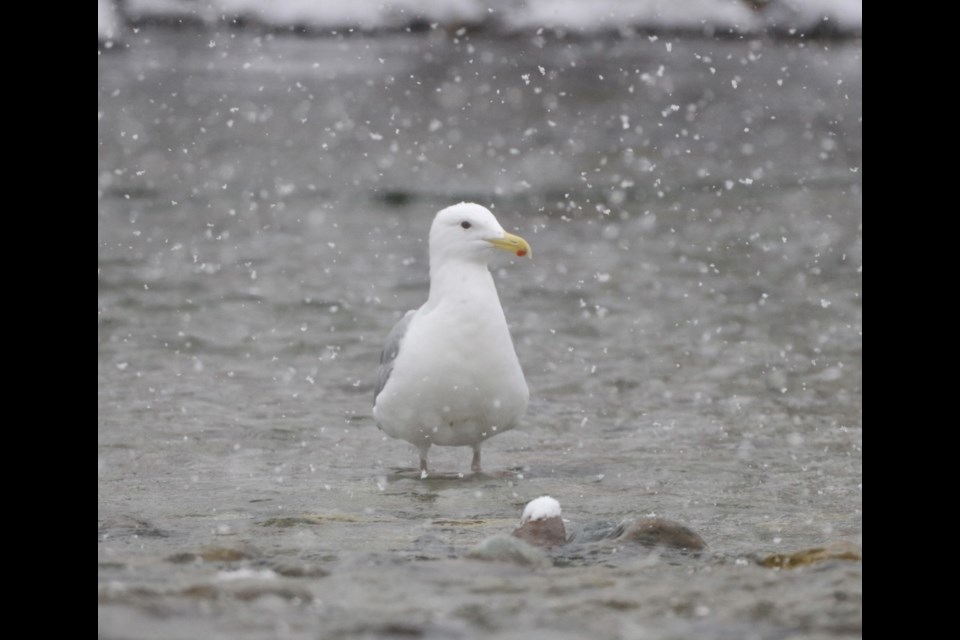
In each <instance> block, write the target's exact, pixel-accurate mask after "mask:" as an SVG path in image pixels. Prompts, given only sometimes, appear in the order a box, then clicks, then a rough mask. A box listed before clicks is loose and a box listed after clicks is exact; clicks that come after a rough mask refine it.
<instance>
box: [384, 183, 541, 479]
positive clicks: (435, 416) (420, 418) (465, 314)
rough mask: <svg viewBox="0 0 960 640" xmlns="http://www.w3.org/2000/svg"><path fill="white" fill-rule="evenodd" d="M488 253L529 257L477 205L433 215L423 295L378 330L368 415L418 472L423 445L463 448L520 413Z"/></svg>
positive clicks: (517, 381)
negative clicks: (405, 445) (381, 339)
mask: <svg viewBox="0 0 960 640" xmlns="http://www.w3.org/2000/svg"><path fill="white" fill-rule="evenodd" d="M497 249H502V250H505V251H510V252H511V253H514V254H516V255H517V256H520V257H523V256H529V255H530V245H529V244H528V243H527V241H526V240H524V239H523V238H521V237H519V236H515V235H513V234H511V233H507V232H506V231H504V230H503V227H501V226H500V223H499V222H497V219H496V218H495V217H494V216H493V214H492V213H490V211H489V210H487V209H486V208H484V207H481V206H480V205H478V204H472V203H467V202H462V203H460V204H456V205H453V206H452V207H447V208H446V209H444V210H442V211H440V212H439V213H438V214H437V215H436V217H435V218H434V219H433V225H432V226H431V227H430V295H429V297H428V298H427V301H426V303H424V305H423V306H422V307H420V308H419V309H416V310H413V311H408V312H407V313H406V315H404V316H403V318H401V319H400V321H399V322H398V323H397V324H396V326H394V327H393V329H392V330H391V331H390V333H389V335H387V340H386V344H385V345H384V347H383V352H382V353H381V355H380V370H379V376H378V380H377V388H376V391H375V393H374V401H373V417H374V419H375V420H376V422H377V426H379V427H380V428H381V429H382V430H383V431H384V432H386V433H387V434H388V435H390V436H393V437H394V438H400V439H403V440H406V441H408V442H411V443H413V445H414V446H416V447H417V448H418V449H419V450H420V475H421V477H423V478H426V477H427V453H428V452H429V450H430V446H431V445H435V444H436V445H444V446H453V447H466V446H469V447H472V448H473V462H472V463H471V465H470V467H471V469H472V470H473V471H474V472H480V471H481V467H480V445H481V444H482V443H483V441H484V440H486V439H487V438H490V437H492V436H495V435H497V434H498V433H502V432H504V431H507V430H508V429H512V428H514V427H515V426H516V424H517V420H519V419H520V416H522V415H523V412H524V411H526V408H527V401H528V400H529V398H530V392H529V390H528V389H527V383H526V380H524V378H523V371H522V370H521V369H520V362H519V361H518V360H517V352H516V350H515V349H514V347H513V340H511V338H510V331H509V330H508V329H507V320H506V318H505V317H504V315H503V308H502V307H501V306H500V298H499V297H498V296H497V288H496V286H495V285H494V283H493V276H492V275H491V274H490V270H489V269H488V268H487V264H488V263H489V261H490V259H491V258H492V257H493V255H494V253H495V251H496V250H497Z"/></svg>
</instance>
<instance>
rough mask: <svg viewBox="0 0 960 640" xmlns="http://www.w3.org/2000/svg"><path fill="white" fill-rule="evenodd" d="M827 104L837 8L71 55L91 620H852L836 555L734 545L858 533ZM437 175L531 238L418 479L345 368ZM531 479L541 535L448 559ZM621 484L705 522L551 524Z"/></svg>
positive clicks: (802, 626)
mask: <svg viewBox="0 0 960 640" xmlns="http://www.w3.org/2000/svg"><path fill="white" fill-rule="evenodd" d="M540 67H542V71H541V68H540ZM674 106H676V108H674ZM861 115H862V46H861V44H860V43H859V42H808V43H804V42H788V43H782V42H780V43H778V42H772V41H765V40H757V41H736V40H725V41H713V40H707V39H703V40H690V39H687V40H684V39H675V38H664V37H661V38H659V39H656V40H653V39H651V38H648V37H646V36H644V37H638V38H634V39H619V40H569V41H563V40H561V41H557V40H555V39H552V38H549V37H543V36H529V35H528V36H523V37H517V38H515V39H508V40H486V39H483V38H480V37H477V36H472V37H471V36H459V37H458V36H456V35H455V34H420V35H411V36H380V37H377V38H367V37H359V36H353V37H348V38H343V39H337V38H333V37H330V38H319V39H307V38H298V37H293V36H277V35H258V34H257V33H255V32H253V31H225V32H222V33H216V34H211V33H210V32H208V31H172V30H163V29H147V30H145V31H141V32H140V33H138V34H134V35H131V37H130V39H129V41H128V43H127V46H126V47H124V48H123V50H120V51H116V50H115V51H111V52H109V53H107V54H103V55H101V56H99V60H98V360H97V364H98V366H97V373H98V525H99V530H98V561H99V570H98V605H99V614H98V615H99V618H98V630H99V634H100V635H101V636H103V637H183V638H194V637H198V636H200V635H201V634H203V635H204V636H205V637H210V638H218V637H224V638H227V637H229V638H233V637H264V636H278V637H295V638H299V637H304V638H307V637H309V638H316V637H318V636H319V637H324V638H326V637H331V638H336V637H376V638H380V637H393V636H415V637H416V636H422V637H430V638H448V637H449V638H460V637H463V638H469V637H477V636H478V635H480V634H485V635H492V636H497V637H504V638H510V637H517V638H519V637H523V638H531V637H533V638H536V637H545V638H546V637H549V638H568V637H569V638H579V637H586V636H588V635H589V636H590V637H611V638H612V637H640V636H642V637H651V638H674V637H693V636H695V637H703V638H751V637H757V638H762V637H785V636H790V637H839V636H847V635H853V636H859V635H862V572H861V565H860V564H859V563H852V562H843V561H830V562H825V563H821V564H817V565H813V566H810V567H806V568H800V569H796V570H791V571H786V570H784V571H774V570H771V569H768V568H764V567H761V566H758V565H757V564H756V562H755V560H756V559H757V558H759V557H763V556H765V555H767V554H771V553H789V552H792V551H796V550H800V549H805V548H810V547H817V546H823V545H826V544H831V543H837V542H847V543H852V544H853V545H854V546H859V545H861V544H862V474H863V469H862V442H863V436H862V413H863V393H862V383H863V369H862V348H863V341H862V321H863V312H862V269H861V265H862V193H861V192H862V177H861V173H860V166H861V163H862V121H861V120H862V119H861ZM462 199H472V200H476V201H478V202H481V203H483V204H486V205H488V206H493V207H494V211H495V212H496V213H497V215H498V217H499V218H500V220H501V222H502V223H503V224H504V226H505V227H506V228H508V229H512V230H516V231H517V232H518V233H520V234H522V235H524V237H526V238H527V239H528V240H530V242H531V244H532V245H533V249H534V259H533V260H532V261H527V260H514V259H511V258H510V257H509V256H503V257H502V258H501V259H500V260H499V261H498V262H497V263H496V264H495V265H494V266H493V269H494V273H495V277H496V280H497V283H498V287H499V289H500V295H501V299H502V301H503V304H504V307H505V309H506V313H507V317H508V320H509V322H510V324H511V329H512V332H513V335H514V339H515V341H516V346H517V350H518V353H519V356H520V360H521V363H522V364H523V366H524V369H525V372H526V375H527V380H528V383H529V385H530V388H531V405H530V409H529V411H528V414H527V417H526V418H525V420H524V422H523V425H522V427H521V428H520V429H518V430H516V431H512V432H509V433H505V434H502V435H499V436H497V437H496V438H494V439H492V440H490V441H488V442H487V444H486V445H485V447H484V466H485V468H486V469H487V470H488V471H489V473H490V474H489V475H485V476H480V477H477V476H471V475H469V474H468V473H467V472H468V470H469V460H470V452H469V450H468V449H463V448H434V449H433V451H432V452H431V463H432V465H433V466H434V467H435V468H436V469H437V470H438V471H440V472H441V473H440V474H438V477H435V478H430V479H428V480H425V481H422V480H419V479H417V477H416V474H415V473H414V472H413V471H412V468H413V467H414V466H415V465H416V459H417V458H416V452H415V451H414V449H413V448H412V447H411V446H410V445H408V444H406V443H404V442H402V441H398V440H392V439H389V438H385V437H384V436H383V435H382V434H381V433H380V432H379V431H378V430H377V429H376V427H375V426H374V424H373V421H372V419H371V415H370V414H371V411H370V400H371V394H372V386H373V380H374V376H375V370H376V362H377V357H378V354H379V349H380V343H381V341H382V339H383V337H384V336H385V335H386V332H387V331H388V330H389V328H390V327H391V326H392V324H393V322H395V320H396V319H397V318H398V317H399V316H400V314H401V313H402V312H403V311H405V310H406V309H409V308H412V307H415V306H417V305H419V304H420V303H421V302H422V300H423V298H424V296H425V291H426V285H427V282H426V247H425V244H424V237H425V234H426V231H427V228H428V226H429V222H430V219H431V216H432V213H433V212H434V211H436V210H437V209H439V208H441V207H442V206H444V205H446V204H449V203H451V202H455V201H458V200H462ZM459 472H463V473H464V474H466V475H465V477H463V478H460V477H458V476H457V474H458V473H459ZM542 494H550V495H552V496H554V497H555V498H557V499H559V500H560V502H561V504H562V506H563V510H564V516H565V518H567V520H568V529H569V530H571V531H573V532H577V533H578V538H577V539H576V540H575V541H574V543H573V544H572V545H571V546H569V547H566V548H564V549H562V550H560V551H557V552H554V553H553V554H552V556H551V557H552V558H553V560H554V566H552V567H549V568H539V569H532V568H526V567H519V566H515V565H512V564H508V563H485V562H480V561H475V560H469V559H466V558H465V557H464V556H465V553H466V551H467V550H468V549H470V548H471V547H472V546H473V545H474V544H476V543H478V542H480V541H481V540H483V539H485V538H486V537H488V536H490V535H493V534H496V533H508V532H510V531H511V530H512V529H513V528H514V527H515V526H516V524H517V521H518V518H519V513H520V510H521V509H522V507H523V505H524V504H525V503H526V502H527V501H528V500H530V499H532V498H535V497H537V496H539V495H542ZM649 514H657V515H662V516H666V517H669V518H672V519H674V520H678V521H680V522H683V523H685V524H687V525H688V526H690V527H691V528H693V529H694V530H696V531H697V532H698V533H700V535H701V536H703V538H704V539H705V540H706V541H707V542H708V544H709V545H710V552H709V553H707V554H703V555H701V556H697V557H693V556H684V555H681V554H676V553H667V552H662V551H651V550H649V549H644V548H640V547H636V548H632V547H630V546H628V545H622V544H616V543H612V542H609V541H607V542H604V543H589V542H585V540H587V539H588V538H589V537H590V535H589V532H590V531H596V530H603V529H604V528H605V527H606V528H610V527H613V526H615V525H616V524H617V523H619V522H621V521H622V520H625V519H629V518H632V517H637V516H643V515H649Z"/></svg>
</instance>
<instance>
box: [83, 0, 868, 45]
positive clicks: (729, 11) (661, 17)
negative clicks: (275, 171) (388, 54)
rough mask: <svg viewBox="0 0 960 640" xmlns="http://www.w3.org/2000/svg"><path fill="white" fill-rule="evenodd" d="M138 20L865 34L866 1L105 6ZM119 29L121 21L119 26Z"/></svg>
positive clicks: (421, 0) (245, 1) (266, 0)
mask: <svg viewBox="0 0 960 640" xmlns="http://www.w3.org/2000/svg"><path fill="white" fill-rule="evenodd" d="M98 6H99V7H100V13H101V20H100V32H101V37H102V34H103V33H104V27H103V24H104V20H103V17H102V16H103V14H104V10H103V7H109V9H108V12H112V13H114V14H115V13H116V9H117V7H119V9H120V11H122V12H123V14H124V15H125V16H126V17H127V18H129V19H132V20H150V19H161V20H185V19H189V20H193V21H199V22H204V23H208V24H214V23H217V22H229V21H233V20H235V19H237V18H241V19H244V20H247V21H250V22H254V23H258V24H264V25H268V26H272V27H307V28H310V29H317V30H327V29H343V28H357V29H360V30H373V29H396V28H403V27H406V26H408V25H410V24H412V23H416V22H421V23H423V22H427V23H430V24H435V25H438V26H441V27H450V26H457V25H470V24H481V23H486V24H489V25H490V26H492V27H493V28H501V29H505V30H507V31H516V30H531V29H539V28H541V27H546V28H557V29H564V30H567V31H573V32H591V31H599V30H611V29H614V30H619V29H623V28H635V29H652V30H687V31H689V30H696V31H700V30H703V31H711V30H718V29H721V30H732V31H735V32H742V33H752V32H759V31H762V30H764V29H766V28H775V29H777V30H780V31H791V30H798V31H809V30H812V29H819V28H827V29H829V30H832V31H836V32H853V33H859V32H861V31H862V30H863V0H769V2H756V0H526V1H525V2H517V1H516V0H341V1H330V0H126V1H125V2H123V3H120V4H116V3H115V2H112V1H111V0H98ZM113 22H114V23H116V22H117V21H116V19H115V18H114V20H113Z"/></svg>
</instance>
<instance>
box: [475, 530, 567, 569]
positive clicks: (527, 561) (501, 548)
mask: <svg viewBox="0 0 960 640" xmlns="http://www.w3.org/2000/svg"><path fill="white" fill-rule="evenodd" d="M466 555H467V557H468V558H471V559H473V560H486V561H491V562H512V563H513V564H518V565H521V566H526V567H546V566H550V564H551V563H550V559H549V558H547V556H546V555H545V554H544V553H543V552H542V551H540V550H539V549H536V548H534V547H532V546H530V545H529V544H527V543H526V542H524V541H523V540H519V539H517V538H515V537H512V536H504V535H496V536H492V537H490V538H487V539H486V540H484V541H483V542H481V543H480V544H478V545H477V546H475V547H473V548H472V549H470V550H469V551H467V554H466Z"/></svg>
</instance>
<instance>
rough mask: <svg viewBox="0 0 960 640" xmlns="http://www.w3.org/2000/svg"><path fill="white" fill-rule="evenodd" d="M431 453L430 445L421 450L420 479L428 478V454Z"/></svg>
mask: <svg viewBox="0 0 960 640" xmlns="http://www.w3.org/2000/svg"><path fill="white" fill-rule="evenodd" d="M428 451H430V445H427V446H426V447H424V448H421V449H420V479H421V480H423V479H424V478H426V477H427V475H428V474H427V452H428Z"/></svg>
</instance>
